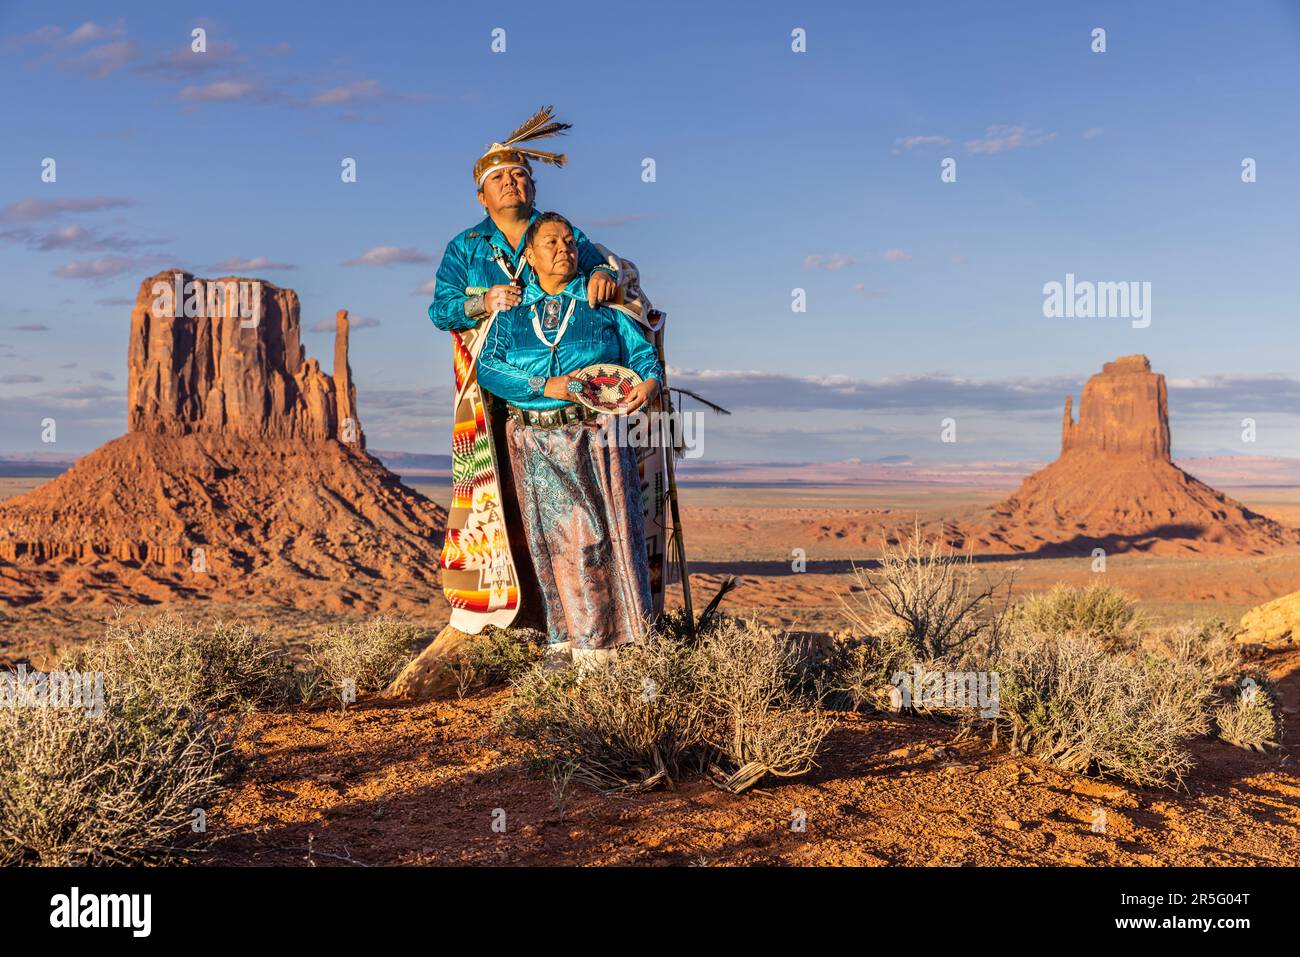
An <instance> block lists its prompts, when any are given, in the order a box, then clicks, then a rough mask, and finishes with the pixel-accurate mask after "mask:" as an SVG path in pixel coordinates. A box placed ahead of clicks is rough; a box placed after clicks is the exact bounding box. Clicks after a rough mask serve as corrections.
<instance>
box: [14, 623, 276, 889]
mask: <svg viewBox="0 0 1300 957" xmlns="http://www.w3.org/2000/svg"><path fill="white" fill-rule="evenodd" d="M227 636H228V637H230V638H231V646H230V647H228V648H227V647H223V646H222V639H223V637H227ZM60 670H64V671H68V670H79V671H83V672H94V671H98V672H102V674H103V679H102V680H103V684H102V690H103V701H102V702H101V701H94V702H91V701H85V702H83V704H84V706H83V707H67V706H62V707H60V706H56V705H55V704H53V703H45V704H44V705H43V706H37V705H35V704H33V703H32V702H30V701H29V702H26V703H17V702H15V705H16V706H15V707H5V708H0V864H38V865H60V866H63V865H85V864H137V863H150V862H159V861H165V860H167V859H169V858H171V857H174V856H175V854H176V853H177V852H178V851H179V850H180V848H179V846H178V842H179V841H180V839H181V838H182V837H183V836H184V835H186V834H189V833H192V827H191V825H192V822H193V820H194V817H193V815H194V812H195V811H196V810H200V809H201V810H203V811H205V812H206V811H208V810H210V809H211V806H212V803H213V802H214V801H215V799H216V797H217V795H218V793H219V791H220V787H221V784H222V780H223V777H224V775H225V773H226V769H227V759H228V758H229V756H230V755H231V749H232V745H233V742H234V738H235V735H236V734H237V731H238V726H239V715H238V712H239V711H240V710H241V709H245V708H248V707H251V706H252V705H253V704H254V703H259V702H266V701H280V700H283V695H284V694H285V693H286V689H287V688H288V687H289V685H288V683H287V682H288V679H287V677H286V674H285V669H284V666H283V662H282V661H281V660H280V659H279V658H277V657H276V656H275V655H274V654H271V653H269V652H268V650H267V648H266V646H265V643H264V641H263V640H262V639H261V636H257V635H256V634H255V633H251V632H249V631H247V630H245V629H241V628H238V627H234V626H227V625H217V626H214V627H212V628H202V627H197V626H194V627H191V626H187V625H184V624H183V623H181V622H179V621H178V620H177V619H176V618H175V617H173V616H170V615H163V616H160V617H158V618H156V619H152V620H149V621H143V622H136V623H132V624H129V625H128V624H123V623H122V621H121V619H120V618H119V619H118V620H117V621H116V622H114V623H113V624H111V625H110V627H109V629H108V632H107V634H106V636H105V638H104V639H103V640H101V641H100V642H97V643H95V644H94V645H92V646H91V647H89V648H87V649H85V650H84V651H83V652H81V653H80V654H77V655H75V656H73V657H70V658H69V659H68V660H67V661H65V662H64V663H63V664H62V665H61V666H60ZM223 708H224V709H227V710H226V711H224V712H223V711H222V710H220V709H223Z"/></svg>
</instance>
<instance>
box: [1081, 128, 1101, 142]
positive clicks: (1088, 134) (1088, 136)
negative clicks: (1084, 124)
mask: <svg viewBox="0 0 1300 957" xmlns="http://www.w3.org/2000/svg"><path fill="white" fill-rule="evenodd" d="M1105 132H1106V131H1105V129H1103V128H1102V127H1100V126H1090V127H1088V128H1087V129H1086V130H1084V131H1083V138H1084V139H1085V140H1095V139H1096V138H1097V137H1099V136H1101V134H1102V133H1105Z"/></svg>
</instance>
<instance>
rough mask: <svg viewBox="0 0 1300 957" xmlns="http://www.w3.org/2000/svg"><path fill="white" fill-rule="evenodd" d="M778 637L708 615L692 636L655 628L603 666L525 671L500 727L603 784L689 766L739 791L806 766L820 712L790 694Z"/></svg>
mask: <svg viewBox="0 0 1300 957" xmlns="http://www.w3.org/2000/svg"><path fill="white" fill-rule="evenodd" d="M795 683H796V682H795V678H794V663H793V660H792V654H791V651H790V649H789V647H788V645H786V643H785V642H784V641H783V640H782V636H780V635H778V634H776V633H774V632H770V631H768V630H766V629H763V628H761V627H760V626H758V625H755V624H752V623H742V622H736V621H734V620H730V619H715V621H714V623H713V625H712V626H711V627H710V628H709V629H708V630H707V631H705V632H703V633H701V634H700V635H698V636H697V638H696V640H694V641H692V640H691V639H689V638H688V637H687V636H686V635H685V634H684V630H683V629H673V628H668V629H661V630H659V631H657V632H655V633H652V634H651V635H650V636H649V637H648V638H647V640H646V642H645V643H643V644H640V645H627V646H624V647H622V648H620V649H619V653H618V655H617V656H616V657H615V659H614V660H613V661H612V662H611V664H610V666H609V667H608V668H597V669H595V670H592V671H590V672H587V673H585V674H583V675H581V676H579V674H578V673H577V672H576V671H575V670H568V671H562V672H546V671H543V670H542V669H541V668H534V669H533V670H531V671H530V672H528V673H527V674H526V675H525V676H524V677H523V678H521V679H520V680H519V681H518V682H516V683H515V694H514V698H513V700H512V702H511V705H510V706H509V708H508V709H507V711H506V714H505V717H504V721H505V725H506V727H507V728H508V729H509V730H510V731H511V732H512V733H514V734H516V735H517V736H519V737H520V738H522V739H523V740H525V741H526V742H528V743H529V744H530V746H531V748H532V750H533V754H534V757H535V758H536V759H538V761H539V762H540V763H541V764H542V765H543V766H545V767H552V766H555V765H562V766H563V765H566V764H571V765H573V772H572V774H573V777H574V779H576V780H580V781H583V782H585V783H587V784H590V785H592V786H594V787H597V788H601V789H604V790H626V789H645V788H650V787H653V786H655V785H658V784H660V783H666V784H669V785H671V784H672V783H673V782H674V780H676V779H677V778H679V777H680V776H681V775H682V774H683V773H684V772H685V771H686V770H688V769H698V770H707V771H710V772H711V774H712V777H713V779H714V781H715V783H717V784H719V785H720V786H722V787H724V788H727V789H729V790H733V791H743V790H745V789H746V788H748V787H750V786H752V785H753V784H755V783H757V782H758V781H759V780H761V779H762V778H764V777H765V776H767V775H769V774H771V775H774V776H793V775H798V774H804V773H807V771H808V770H810V769H811V768H812V766H813V761H814V759H815V757H816V754H817V750H818V748H819V747H820V745H821V742H822V740H823V738H824V737H825V735H826V733H827V732H828V731H829V729H830V724H831V722H830V719H829V718H827V717H825V716H824V715H822V714H821V713H820V711H819V710H818V709H817V708H816V707H813V706H810V705H808V704H806V703H805V702H802V701H801V700H799V698H798V696H797V695H796V694H795V693H794V692H793V691H792V690H791V688H792V687H793V685H794V684H795Z"/></svg>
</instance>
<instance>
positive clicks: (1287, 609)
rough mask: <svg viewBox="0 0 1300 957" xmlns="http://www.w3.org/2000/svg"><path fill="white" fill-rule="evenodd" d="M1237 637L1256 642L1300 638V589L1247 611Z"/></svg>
mask: <svg viewBox="0 0 1300 957" xmlns="http://www.w3.org/2000/svg"><path fill="white" fill-rule="evenodd" d="M1237 639H1238V640H1239V641H1245V642H1251V643H1254V644H1269V643H1271V642H1275V641H1297V640H1300V591H1297V592H1292V593H1291V594H1289V595H1283V596H1282V597H1281V598H1274V599H1273V600H1272V601H1270V602H1266V603H1264V604H1263V605H1258V606H1256V607H1255V608H1252V609H1251V610H1250V611H1248V612H1246V614H1245V615H1243V616H1242V618H1241V623H1240V624H1239V625H1238V626H1237Z"/></svg>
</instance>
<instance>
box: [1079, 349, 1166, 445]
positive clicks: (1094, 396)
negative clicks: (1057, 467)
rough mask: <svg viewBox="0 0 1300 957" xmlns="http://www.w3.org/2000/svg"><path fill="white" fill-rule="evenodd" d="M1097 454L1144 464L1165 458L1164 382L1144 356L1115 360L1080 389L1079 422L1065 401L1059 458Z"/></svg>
mask: <svg viewBox="0 0 1300 957" xmlns="http://www.w3.org/2000/svg"><path fill="white" fill-rule="evenodd" d="M1076 451H1081V452H1101V453H1113V454H1116V455H1132V456H1135V457H1138V458H1144V459H1164V460H1165V461H1166V462H1167V461H1170V457H1169V396H1168V393H1167V392H1166V390H1165V377H1164V376H1162V375H1160V374H1158V373H1155V372H1152V371H1151V362H1150V360H1149V359H1147V357H1146V356H1121V357H1120V358H1118V359H1116V360H1115V361H1114V362H1107V363H1106V364H1105V365H1103V366H1102V367H1101V373H1100V374H1099V375H1095V376H1093V377H1092V378H1091V379H1089V380H1088V381H1087V383H1086V384H1085V385H1084V387H1083V397H1082V400H1081V401H1080V402H1079V420H1078V421H1077V422H1076V421H1074V419H1073V418H1072V399H1071V397H1070V396H1066V397H1065V422H1064V424H1063V425H1062V428H1061V454H1062V455H1065V454H1067V453H1070V452H1076Z"/></svg>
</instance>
